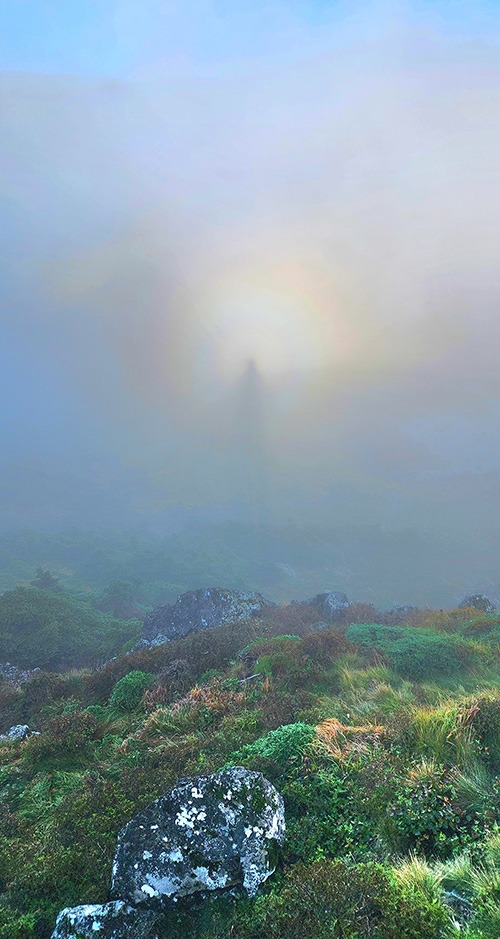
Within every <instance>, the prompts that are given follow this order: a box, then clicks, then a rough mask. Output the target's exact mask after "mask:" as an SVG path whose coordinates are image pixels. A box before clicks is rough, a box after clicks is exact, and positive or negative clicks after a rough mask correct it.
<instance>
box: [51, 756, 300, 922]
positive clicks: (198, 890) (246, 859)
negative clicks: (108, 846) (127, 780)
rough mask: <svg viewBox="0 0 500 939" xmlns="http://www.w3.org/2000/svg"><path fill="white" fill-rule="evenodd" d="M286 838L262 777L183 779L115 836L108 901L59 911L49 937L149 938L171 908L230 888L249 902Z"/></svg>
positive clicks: (278, 807) (229, 774) (244, 773)
mask: <svg viewBox="0 0 500 939" xmlns="http://www.w3.org/2000/svg"><path fill="white" fill-rule="evenodd" d="M284 834H285V814H284V806H283V799H282V797H281V795H280V794H279V792H278V791H277V790H276V789H275V788H274V786H273V785H272V784H271V783H270V782H269V781H268V780H267V779H265V778H264V777H263V776H262V774H261V773H255V772H252V771H250V770H246V769H244V768H243V767H234V768H232V769H228V770H223V771H222V772H221V773H215V774H213V775H210V776H196V777H192V778H188V779H181V780H179V781H178V783H177V784H176V785H175V786H174V787H173V788H172V789H170V790H169V791H168V792H166V793H165V795H164V796H162V797H161V798H160V799H158V800H157V801H156V802H153V803H152V805H150V806H148V808H146V809H144V810H143V811H142V812H140V813H139V814H138V815H136V816H135V817H134V818H133V819H132V820H131V821H130V822H129V823H128V824H127V825H125V827H124V828H123V829H122V831H121V832H120V834H119V835H118V846H117V850H116V854H115V859H114V863H113V873H112V882H111V896H112V898H113V899H112V900H111V901H110V902H109V903H106V904H99V905H97V904H96V905H88V904H87V905H85V906H78V907H73V908H70V909H65V910H62V912H61V913H60V914H59V916H58V918H57V923H56V928H55V931H54V933H53V935H52V939H87V937H88V939H90V937H92V939H123V937H124V936H127V937H129V939H146V937H147V936H149V935H150V934H151V930H152V929H153V926H154V924H155V922H156V920H157V918H158V916H159V915H160V914H161V912H162V911H165V910H166V909H168V907H169V906H171V905H172V904H173V903H178V902H179V901H180V902H181V903H182V902H183V901H184V902H187V901H188V900H189V898H192V897H193V895H196V894H198V895H201V896H204V895H209V893H210V892H213V891H216V892H220V891H229V890H234V889H235V888H242V889H243V890H245V891H246V893H247V895H249V896H253V895H254V894H255V893H256V891H257V889H258V887H259V886H260V884H262V883H263V882H264V881H265V880H267V878H268V877H269V876H270V875H271V874H272V873H273V872H274V870H275V868H276V861H277V854H278V849H279V847H280V845H281V844H282V843H283V839H284Z"/></svg>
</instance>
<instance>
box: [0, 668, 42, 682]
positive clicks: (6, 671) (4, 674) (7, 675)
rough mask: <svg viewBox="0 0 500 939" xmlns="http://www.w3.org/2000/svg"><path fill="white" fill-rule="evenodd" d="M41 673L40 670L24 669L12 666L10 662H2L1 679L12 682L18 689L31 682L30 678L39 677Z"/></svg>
mask: <svg viewBox="0 0 500 939" xmlns="http://www.w3.org/2000/svg"><path fill="white" fill-rule="evenodd" d="M39 672H40V669H39V668H33V669H23V668H17V667H16V666H15V665H11V663H10V662H0V678H3V679H4V680H5V681H9V682H11V683H12V684H13V685H15V686H16V688H18V687H19V685H22V684H24V682H25V681H29V680H30V678H33V676H34V675H37V674H38V673H39Z"/></svg>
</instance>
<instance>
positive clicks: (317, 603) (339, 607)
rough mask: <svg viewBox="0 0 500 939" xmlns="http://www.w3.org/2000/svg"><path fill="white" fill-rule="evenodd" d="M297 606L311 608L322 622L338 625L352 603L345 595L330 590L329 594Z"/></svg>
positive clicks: (317, 596)
mask: <svg viewBox="0 0 500 939" xmlns="http://www.w3.org/2000/svg"><path fill="white" fill-rule="evenodd" d="M294 605H295V604H294ZM296 605H297V606H309V607H311V608H312V609H313V610H314V612H315V613H317V614H318V617H319V618H320V619H321V620H326V622H327V623H336V622H338V621H339V620H341V619H342V614H343V613H344V610H346V609H347V607H348V606H350V603H349V600H348V599H347V597H346V595H345V593H340V592H339V591H338V590H330V591H328V592H327V593H318V594H316V596H315V597H311V599H310V600H302V602H300V603H298V604H296Z"/></svg>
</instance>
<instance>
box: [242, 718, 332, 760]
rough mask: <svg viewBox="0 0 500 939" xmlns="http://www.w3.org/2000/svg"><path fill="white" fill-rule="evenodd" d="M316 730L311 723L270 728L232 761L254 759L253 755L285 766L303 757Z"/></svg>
mask: <svg viewBox="0 0 500 939" xmlns="http://www.w3.org/2000/svg"><path fill="white" fill-rule="evenodd" d="M315 734H316V731H315V729H314V727H312V726H311V725H310V724H303V723H301V722H299V723H297V724H285V725H284V726H283V727H277V728H276V730H270V731H269V732H268V733H267V734H265V736H264V737H259V739H258V740H255V741H254V742H253V743H249V744H247V746H245V747H243V748H242V749H241V750H239V751H238V752H237V753H236V754H234V758H233V760H232V761H231V762H232V765H234V764H235V763H239V762H240V761H242V762H248V761H250V762H251V761H252V757H256V756H257V757H264V758H265V759H268V760H272V761H273V762H274V763H277V764H279V765H280V766H283V765H284V764H286V763H290V762H297V761H299V760H301V759H302V756H303V753H304V750H305V748H306V747H307V746H308V744H310V743H311V741H312V740H313V739H314V737H315Z"/></svg>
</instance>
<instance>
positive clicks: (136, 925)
mask: <svg viewBox="0 0 500 939" xmlns="http://www.w3.org/2000/svg"><path fill="white" fill-rule="evenodd" d="M156 919H157V914H156V913H155V912H153V911H152V910H136V909H134V907H132V906H129V904H128V903H125V902H124V901H123V900H115V901H114V902H112V903H104V904H85V905H84V906H73V907H69V908H67V909H65V910H62V911H61V912H60V913H59V916H58V917H57V922H56V928H55V930H54V932H53V933H52V939H125V937H127V939H147V937H148V936H149V935H150V933H151V930H152V928H153V926H154V923H155V921H156Z"/></svg>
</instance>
